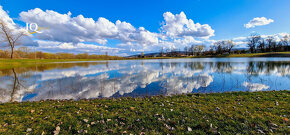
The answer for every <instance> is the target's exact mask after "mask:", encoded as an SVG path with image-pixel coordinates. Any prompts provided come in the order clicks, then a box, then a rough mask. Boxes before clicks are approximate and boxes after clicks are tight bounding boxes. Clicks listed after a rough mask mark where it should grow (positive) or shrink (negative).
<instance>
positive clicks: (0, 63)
mask: <svg viewBox="0 0 290 135" xmlns="http://www.w3.org/2000/svg"><path fill="white" fill-rule="evenodd" d="M223 57H290V52H273V53H250V54H230V55H206V56H189V57H155V58H151V57H145V58H120V59H118V60H134V59H175V58H223ZM100 60H110V59H0V69H10V68H17V67H31V66H35V65H37V64H48V63H52V62H72V61H100Z"/></svg>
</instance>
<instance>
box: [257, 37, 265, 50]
mask: <svg viewBox="0 0 290 135" xmlns="http://www.w3.org/2000/svg"><path fill="white" fill-rule="evenodd" d="M257 48H258V49H260V50H261V52H265V51H266V43H265V40H264V39H261V40H260V41H259V45H258V47H257Z"/></svg>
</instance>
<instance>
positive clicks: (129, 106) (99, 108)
mask: <svg viewBox="0 0 290 135" xmlns="http://www.w3.org/2000/svg"><path fill="white" fill-rule="evenodd" d="M289 94H290V92H289V91H269V92H233V93H212V94H187V95H174V96H170V97H169V96H167V97H164V96H154V97H144V98H131V97H125V98H110V99H91V100H79V101H72V100H63V101H52V100H49V101H37V102H22V103H17V102H14V103H4V104H0V134H130V133H133V134H163V133H169V134H181V133H184V134H219V133H220V134H277V133H282V134H289V133H290V132H289V130H290V129H289V121H288V118H289V114H290V112H289V111H290V110H289V104H290V98H289Z"/></svg>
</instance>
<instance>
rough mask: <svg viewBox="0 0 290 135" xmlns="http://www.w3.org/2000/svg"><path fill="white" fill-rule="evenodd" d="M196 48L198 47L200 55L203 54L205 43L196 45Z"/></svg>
mask: <svg viewBox="0 0 290 135" xmlns="http://www.w3.org/2000/svg"><path fill="white" fill-rule="evenodd" d="M196 49H197V52H198V53H197V54H198V55H201V53H202V51H203V50H204V45H198V46H196Z"/></svg>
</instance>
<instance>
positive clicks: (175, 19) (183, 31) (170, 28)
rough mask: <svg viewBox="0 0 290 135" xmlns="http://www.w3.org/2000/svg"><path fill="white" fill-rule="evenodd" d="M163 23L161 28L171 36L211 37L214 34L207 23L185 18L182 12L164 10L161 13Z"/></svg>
mask: <svg viewBox="0 0 290 135" xmlns="http://www.w3.org/2000/svg"><path fill="white" fill-rule="evenodd" d="M163 17H164V20H165V22H164V24H163V26H162V30H164V31H165V33H166V34H167V35H168V36H171V37H183V36H192V37H211V36H214V30H213V29H212V28H211V27H210V26H209V25H208V24H203V25H201V24H200V23H194V22H193V20H192V19H187V17H186V15H185V13H184V12H181V13H180V14H176V15H174V14H172V13H171V12H166V13H164V14H163Z"/></svg>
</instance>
